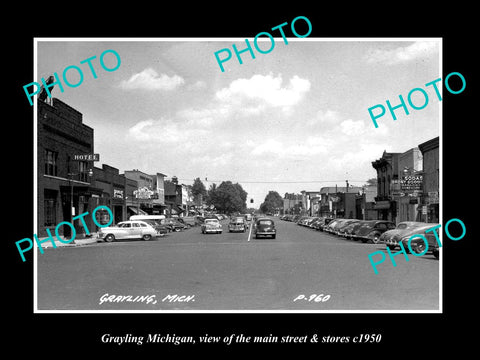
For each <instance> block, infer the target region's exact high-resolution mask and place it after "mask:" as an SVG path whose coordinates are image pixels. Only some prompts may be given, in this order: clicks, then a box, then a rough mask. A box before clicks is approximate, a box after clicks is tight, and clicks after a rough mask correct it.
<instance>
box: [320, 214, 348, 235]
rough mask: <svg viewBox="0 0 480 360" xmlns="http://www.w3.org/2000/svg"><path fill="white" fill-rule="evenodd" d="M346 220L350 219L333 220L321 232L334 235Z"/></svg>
mask: <svg viewBox="0 0 480 360" xmlns="http://www.w3.org/2000/svg"><path fill="white" fill-rule="evenodd" d="M347 220H350V219H343V218H338V219H334V220H332V221H331V222H330V223H329V224H328V225H327V226H326V227H324V228H323V231H325V232H328V233H331V234H336V232H337V230H338V228H340V227H341V226H343V225H344V224H345V222H346V221H347Z"/></svg>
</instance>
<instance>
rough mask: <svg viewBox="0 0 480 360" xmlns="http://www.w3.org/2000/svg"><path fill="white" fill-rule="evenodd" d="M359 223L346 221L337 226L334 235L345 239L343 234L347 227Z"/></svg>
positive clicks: (356, 220)
mask: <svg viewBox="0 0 480 360" xmlns="http://www.w3.org/2000/svg"><path fill="white" fill-rule="evenodd" d="M358 222H360V220H358V219H346V220H345V221H344V222H343V223H342V224H341V225H339V226H338V227H337V229H336V231H335V233H336V234H337V235H338V236H343V237H345V232H346V231H347V229H348V227H349V226H350V225H352V226H353V225H354V224H356V223H358Z"/></svg>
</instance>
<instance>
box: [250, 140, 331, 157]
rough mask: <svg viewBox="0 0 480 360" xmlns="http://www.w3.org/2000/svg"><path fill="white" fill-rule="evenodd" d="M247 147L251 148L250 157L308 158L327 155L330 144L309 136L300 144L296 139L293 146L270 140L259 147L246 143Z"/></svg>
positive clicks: (327, 141)
mask: <svg viewBox="0 0 480 360" xmlns="http://www.w3.org/2000/svg"><path fill="white" fill-rule="evenodd" d="M247 145H248V146H250V147H252V150H251V152H250V153H251V154H252V155H264V154H273V155H276V156H277V157H278V158H297V157H307V158H308V157H309V156H314V155H318V154H326V153H328V149H329V146H330V145H331V143H330V141H329V140H326V139H323V138H320V137H318V136H317V137H312V136H309V137H307V138H306V139H304V141H303V142H301V143H300V141H298V139H297V140H296V141H295V144H290V143H284V142H281V141H279V140H276V139H273V138H270V139H268V140H266V141H265V142H263V143H262V144H260V145H255V144H254V143H253V142H252V143H248V142H247Z"/></svg>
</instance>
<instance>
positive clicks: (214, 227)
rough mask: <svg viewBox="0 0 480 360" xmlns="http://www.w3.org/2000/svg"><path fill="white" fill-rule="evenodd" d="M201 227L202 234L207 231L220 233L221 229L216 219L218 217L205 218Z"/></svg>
mask: <svg viewBox="0 0 480 360" xmlns="http://www.w3.org/2000/svg"><path fill="white" fill-rule="evenodd" d="M201 228H202V234H207V233H215V234H221V233H222V230H223V228H222V224H220V221H218V219H205V221H204V222H203V224H202V227H201Z"/></svg>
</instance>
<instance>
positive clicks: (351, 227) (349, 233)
mask: <svg viewBox="0 0 480 360" xmlns="http://www.w3.org/2000/svg"><path fill="white" fill-rule="evenodd" d="M366 221H368V220H360V221H358V222H355V223H351V224H348V225H347V227H346V228H345V229H344V231H343V236H345V237H346V238H347V239H353V236H354V235H355V234H356V233H357V231H358V230H359V229H360V228H361V227H362V226H363V225H364V224H365V222H366Z"/></svg>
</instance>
